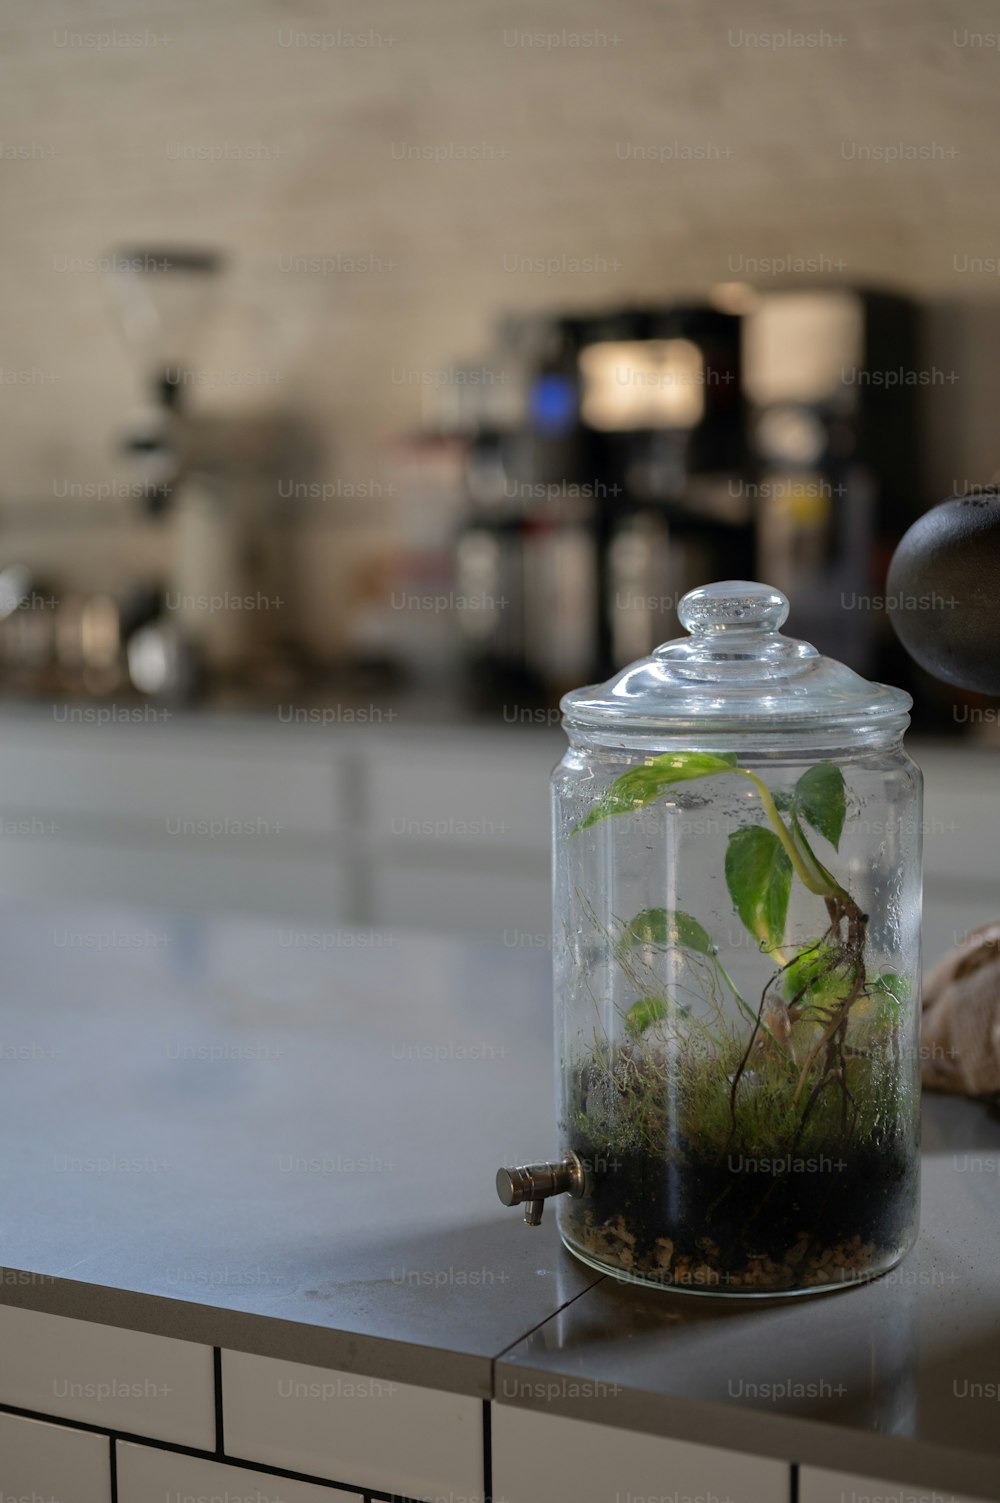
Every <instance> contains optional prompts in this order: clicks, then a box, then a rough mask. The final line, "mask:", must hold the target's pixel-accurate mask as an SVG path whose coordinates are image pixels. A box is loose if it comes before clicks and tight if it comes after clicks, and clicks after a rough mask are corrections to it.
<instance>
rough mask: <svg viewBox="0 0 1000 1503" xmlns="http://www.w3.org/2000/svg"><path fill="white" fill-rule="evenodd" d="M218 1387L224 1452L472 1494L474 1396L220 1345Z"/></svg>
mask: <svg viewBox="0 0 1000 1503" xmlns="http://www.w3.org/2000/svg"><path fill="white" fill-rule="evenodd" d="M222 1389H223V1396H224V1397H223V1413H224V1420H225V1445H226V1450H227V1451H228V1452H230V1453H231V1454H232V1455H234V1456H241V1457H245V1458H246V1459H247V1460H248V1461H262V1462H265V1463H267V1464H268V1465H270V1466H280V1467H287V1468H288V1469H289V1470H290V1471H300V1472H310V1473H312V1474H313V1475H314V1476H317V1477H330V1478H332V1479H333V1480H335V1481H338V1482H344V1483H348V1484H356V1485H357V1486H359V1487H369V1488H374V1489H376V1490H377V1491H380V1492H389V1493H403V1494H405V1495H406V1496H407V1497H410V1498H429V1499H434V1500H446V1503H457V1500H459V1499H461V1500H462V1503H476V1500H478V1499H481V1498H482V1493H483V1421H482V1403H481V1401H480V1400H479V1399H472V1398H466V1397H461V1396H458V1395H456V1394H448V1393H440V1392H438V1391H436V1390H433V1389H429V1388H415V1387H413V1386H411V1385H409V1384H405V1383H389V1382H382V1381H379V1380H377V1379H374V1378H363V1377H358V1376H355V1375H352V1374H349V1373H340V1372H334V1371H331V1370H330V1369H328V1368H322V1367H308V1366H305V1365H303V1364H301V1363H296V1362H281V1361H278V1360H276V1359H275V1358H271V1357H254V1356H250V1355H248V1354H246V1353H244V1352H223V1354H222Z"/></svg>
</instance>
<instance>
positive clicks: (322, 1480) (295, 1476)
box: [0, 1403, 418, 1503]
mask: <svg viewBox="0 0 1000 1503" xmlns="http://www.w3.org/2000/svg"><path fill="white" fill-rule="evenodd" d="M0 1414H10V1415H13V1416H14V1417H15V1418H16V1419H29V1420H40V1421H41V1422H42V1423H43V1424H46V1425H56V1426H57V1427H58V1428H60V1429H63V1430H76V1431H79V1432H80V1433H81V1434H83V1435H103V1436H104V1437H105V1438H106V1439H107V1440H108V1443H109V1445H110V1446H111V1456H112V1479H113V1482H112V1486H113V1488H117V1484H118V1458H117V1453H116V1447H117V1445H118V1442H119V1441H122V1442H124V1443H125V1444H126V1445H133V1446H145V1447H147V1448H148V1449H150V1450H153V1451H165V1452H169V1453H170V1454H171V1455H173V1456H191V1457H193V1459H194V1460H195V1461H210V1462H213V1463H215V1464H216V1465H219V1464H225V1465H226V1466H233V1467H238V1468H239V1469H240V1470H241V1471H245V1472H260V1473H261V1474H262V1475H263V1476H267V1477H284V1478H286V1479H287V1480H288V1481H289V1482H310V1483H312V1484H313V1486H315V1487H325V1488H331V1489H333V1490H335V1491H339V1492H343V1493H350V1494H352V1495H353V1496H354V1497H356V1498H358V1499H359V1500H364V1503H418V1500H416V1499H409V1498H407V1497H406V1496H405V1495H404V1494H400V1493H384V1492H380V1491H379V1490H378V1488H372V1487H365V1486H364V1485H363V1484H362V1483H358V1482H353V1483H352V1482H339V1481H336V1480H334V1479H332V1478H330V1477H319V1476H317V1475H316V1473H314V1472H293V1471H291V1470H290V1469H289V1468H288V1467H280V1466H271V1464H270V1463H269V1462H266V1461H245V1460H244V1459H243V1457H242V1456H227V1455H225V1454H223V1455H220V1454H219V1453H218V1452H217V1451H205V1450H201V1449H199V1447H197V1446H186V1445H184V1444H183V1443H182V1442H181V1441H176V1440H159V1439H156V1438H155V1437H153V1436H151V1435H140V1434H138V1433H137V1432H136V1431H134V1430H110V1431H109V1430H106V1429H103V1428H102V1427H101V1426H100V1425H92V1424H90V1423H89V1421H87V1420H74V1419H67V1418H66V1417H65V1416H64V1415H60V1414H46V1413H45V1412H44V1411H43V1410H41V1409H23V1408H20V1407H19V1406H18V1405H16V1404H5V1403H0ZM115 1496H116V1494H115V1493H114V1492H113V1493H112V1499H113V1500H114V1498H115Z"/></svg>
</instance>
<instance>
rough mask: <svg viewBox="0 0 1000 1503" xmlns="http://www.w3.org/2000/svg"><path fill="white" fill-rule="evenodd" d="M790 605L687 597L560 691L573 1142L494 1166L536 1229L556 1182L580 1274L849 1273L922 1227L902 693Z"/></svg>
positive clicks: (695, 1288)
mask: <svg viewBox="0 0 1000 1503" xmlns="http://www.w3.org/2000/svg"><path fill="white" fill-rule="evenodd" d="M787 614H788V602H787V600H786V599H785V597H784V596H783V595H781V594H780V593H779V592H777V591H775V590H772V589H770V588H768V587H767V586H764V585H758V584H748V583H744V582H742V581H730V582H728V583H724V584H716V585H710V586H706V587H705V588H703V589H700V590H695V591H693V592H692V593H690V594H689V595H687V596H685V598H684V600H683V601H682V602H681V605H680V608H679V615H680V619H681V622H682V624H683V625H684V626H685V627H686V628H687V630H688V631H689V633H690V636H689V637H688V638H682V639H679V640H677V641H674V642H669V643H666V644H665V645H664V646H662V647H660V648H658V649H657V650H656V652H655V653H654V654H653V656H652V657H651V658H648V659H644V660H641V661H640V662H638V663H633V664H632V665H631V666H630V667H628V668H626V669H625V670H624V671H623V672H622V673H620V674H619V675H617V676H616V677H615V678H613V679H612V680H610V681H609V682H608V683H606V684H604V685H601V686H598V687H595V688H589V689H581V690H577V691H575V692H574V693H571V694H568V695H566V696H565V698H564V699H563V701H562V709H563V714H564V724H565V728H566V732H567V735H568V737H569V742H570V745H569V749H568V750H567V752H566V755H565V756H564V758H563V760H562V762H561V763H560V765H559V766H558V767H557V769H556V771H555V773H554V775H553V819H554V864H555V871H554V878H555V911H554V928H553V952H554V974H555V1037H556V1067H557V1094H558V1103H559V1111H558V1126H559V1135H560V1147H561V1150H562V1152H561V1157H560V1158H559V1159H558V1160H557V1161H556V1162H555V1163H554V1164H550V1165H545V1166H539V1165H535V1166H529V1167H528V1168H527V1169H519V1170H513V1171H506V1170H505V1171H501V1179H499V1180H498V1187H499V1188H500V1192H501V1198H502V1199H504V1200H505V1201H507V1203H517V1202H518V1201H519V1200H523V1201H525V1202H527V1204H528V1208H529V1210H528V1215H527V1219H529V1220H534V1221H536V1222H537V1220H539V1219H540V1215H541V1208H542V1203H543V1200H544V1198H545V1197H546V1196H547V1195H549V1194H556V1193H559V1192H560V1191H564V1190H568V1191H569V1194H568V1196H566V1198H564V1199H560V1201H559V1210H558V1220H559V1230H560V1233H561V1235H562V1238H563V1241H564V1242H565V1244H566V1246H567V1247H568V1248H569V1249H570V1250H571V1251H572V1252H573V1253H575V1254H576V1256H577V1257H579V1258H581V1259H582V1260H583V1261H584V1262H586V1263H588V1264H590V1265H591V1266H593V1267H595V1268H598V1269H600V1270H601V1271H602V1272H605V1273H611V1274H614V1275H616V1276H617V1277H619V1278H624V1279H628V1280H634V1281H636V1282H639V1283H648V1284H654V1285H658V1286H661V1287H667V1288H670V1289H675V1290H687V1291H691V1292H695V1293H702V1294H713V1295H719V1294H726V1295H764V1294H779V1293H780V1294H790V1293H800V1292H801V1293H805V1292H811V1291H816V1290H819V1289H824V1288H829V1287H832V1286H837V1287H839V1286H842V1285H844V1284H849V1283H856V1282H860V1281H862V1280H866V1279H870V1278H872V1277H873V1276H875V1275H876V1274H879V1273H882V1272H884V1271H885V1270H886V1269H888V1268H891V1267H892V1266H893V1264H895V1263H896V1262H898V1260H899V1259H900V1258H901V1257H902V1256H903V1254H904V1253H905V1252H906V1251H907V1249H908V1248H909V1247H910V1246H911V1245H912V1243H913V1240H914V1238H915V1236H916V1230H917V1203H918V1162H917V1160H918V1146H919V1108H920V1097H919V1088H920V1075H919V1048H918V1046H919V983H920V906H921V872H920V857H921V784H922V780H921V775H920V772H919V770H918V769H917V767H916V766H915V765H914V764H913V763H912V762H911V761H910V759H909V757H908V756H907V755H906V753H905V751H904V750H903V745H902V736H903V732H904V730H905V728H906V726H907V725H908V723H909V720H908V715H907V711H908V709H909V707H910V703H911V701H910V699H909V696H908V695H906V694H904V693H902V692H901V691H899V690H897V689H891V688H888V687H886V686H884V685H879V684H871V683H868V682H867V681H866V680H864V679H862V678H860V677H859V676H858V675H857V674H855V673H853V672H852V671H851V670H850V669H848V668H846V667H844V666H843V665H841V664H838V663H836V662H833V661H831V660H830V659H826V658H823V657H820V656H819V655H818V654H817V653H816V651H815V649H814V648H812V647H810V646H808V645H807V644H805V643H800V642H795V641H792V640H790V639H789V638H787V637H785V636H783V635H782V634H781V633H780V631H779V630H778V628H779V627H780V626H781V625H782V624H783V622H784V621H785V618H786V616H787ZM546 1171H547V1172H548V1178H546ZM504 1175H506V1176H507V1179H503V1178H502V1176H504ZM533 1175H534V1176H535V1177H534V1178H532V1176H533ZM519 1176H520V1177H521V1178H519Z"/></svg>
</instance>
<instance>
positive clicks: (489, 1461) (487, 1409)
mask: <svg viewBox="0 0 1000 1503" xmlns="http://www.w3.org/2000/svg"><path fill="white" fill-rule="evenodd" d="M492 1402H493V1401H492V1399H484V1400H483V1503H493V1410H492V1407H491V1405H492Z"/></svg>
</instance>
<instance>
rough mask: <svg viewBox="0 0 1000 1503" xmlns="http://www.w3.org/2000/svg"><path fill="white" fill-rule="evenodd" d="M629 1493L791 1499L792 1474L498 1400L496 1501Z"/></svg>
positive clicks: (582, 1501) (612, 1498)
mask: <svg viewBox="0 0 1000 1503" xmlns="http://www.w3.org/2000/svg"><path fill="white" fill-rule="evenodd" d="M629 1495H631V1496H632V1497H633V1498H659V1499H666V1498H668V1497H669V1498H677V1497H683V1496H685V1495H687V1496H689V1497H692V1498H702V1499H705V1500H708V1503H712V1500H713V1499H718V1500H720V1503H724V1500H728V1503H788V1499H789V1497H790V1495H791V1472H790V1468H789V1467H788V1466H786V1465H785V1463H784V1462H781V1461H769V1460H767V1459H766V1458H765V1457H761V1456H744V1455H741V1454H739V1453H738V1452H736V1451H721V1450H716V1449H715V1448H714V1447H713V1446H697V1445H692V1444H691V1442H690V1441H686V1440H670V1439H668V1438H667V1437H665V1436H659V1435H640V1434H637V1433H636V1432H634V1431H627V1430H616V1429H614V1428H613V1427H611V1426H609V1425H595V1424H592V1423H591V1422H590V1421H589V1420H576V1419H564V1418H562V1417H561V1416H556V1415H550V1414H545V1413H539V1412H538V1411H537V1410H534V1409H514V1408H512V1407H510V1406H509V1405H506V1404H494V1405H493V1496H494V1498H495V1499H497V1503H538V1499H539V1498H545V1500H546V1503H623V1500H625V1499H627V1498H628V1496H629Z"/></svg>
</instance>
